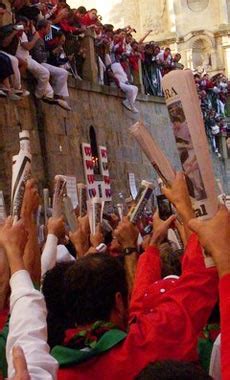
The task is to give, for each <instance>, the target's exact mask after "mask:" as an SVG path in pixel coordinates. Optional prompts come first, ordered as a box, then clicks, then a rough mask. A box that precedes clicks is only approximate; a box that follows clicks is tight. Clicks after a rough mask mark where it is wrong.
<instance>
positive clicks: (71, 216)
mask: <svg viewBox="0 0 230 380" xmlns="http://www.w3.org/2000/svg"><path fill="white" fill-rule="evenodd" d="M63 204H64V213H65V218H66V220H67V223H68V225H69V228H70V231H71V232H75V231H76V229H77V218H76V215H75V211H74V208H73V204H72V200H71V198H70V197H69V196H68V195H66V196H65V197H64V198H63Z"/></svg>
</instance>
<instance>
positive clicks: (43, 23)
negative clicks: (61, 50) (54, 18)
mask: <svg viewBox="0 0 230 380" xmlns="http://www.w3.org/2000/svg"><path fill="white" fill-rule="evenodd" d="M49 24H50V21H48V20H45V19H42V20H39V21H38V23H37V30H42V29H43V28H46V27H47V25H49Z"/></svg>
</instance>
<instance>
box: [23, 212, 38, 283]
mask: <svg viewBox="0 0 230 380" xmlns="http://www.w3.org/2000/svg"><path fill="white" fill-rule="evenodd" d="M25 225H26V230H27V232H28V241H27V244H26V247H25V253H24V257H23V258H24V263H25V269H26V270H28V272H29V273H30V275H31V278H32V280H33V281H34V282H35V283H40V277H41V253H40V247H39V244H38V237H37V226H36V223H35V221H34V219H33V218H29V219H27V220H26V221H25Z"/></svg>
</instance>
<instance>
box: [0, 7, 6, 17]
mask: <svg viewBox="0 0 230 380" xmlns="http://www.w3.org/2000/svg"><path fill="white" fill-rule="evenodd" d="M5 13H6V9H3V8H0V17H1V16H3V15H4V14H5Z"/></svg>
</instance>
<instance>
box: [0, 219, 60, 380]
mask: <svg viewBox="0 0 230 380" xmlns="http://www.w3.org/2000/svg"><path fill="white" fill-rule="evenodd" d="M26 241H27V233H26V229H25V227H24V225H23V222H22V221H19V222H17V223H16V224H15V225H14V226H13V220H12V219H11V218H8V219H7V221H6V222H5V225H4V227H3V229H2V230H1V233H0V245H1V246H2V247H3V248H4V249H5V252H6V255H7V258H8V261H9V266H10V270H11V280H10V286H11V298H10V313H11V317H10V322H9V335H8V338H7V347H6V355H7V361H8V377H9V378H12V377H13V376H14V375H15V370H14V363H13V356H12V349H13V347H14V346H20V347H21V349H22V350H23V352H24V354H25V358H26V361H27V367H28V372H29V375H30V377H31V379H33V380H38V379H39V380H40V379H45V380H51V379H55V378H56V371H57V362H56V361H55V360H54V359H53V358H52V357H51V356H50V355H49V346H48V345H47V343H46V341H47V332H46V306H45V301H44V298H43V296H42V294H41V293H40V292H39V291H37V290H35V289H34V287H33V283H32V281H31V278H30V275H29V273H28V272H27V271H26V270H25V265H24V262H23V257H22V256H23V252H24V248H25V244H26Z"/></svg>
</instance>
